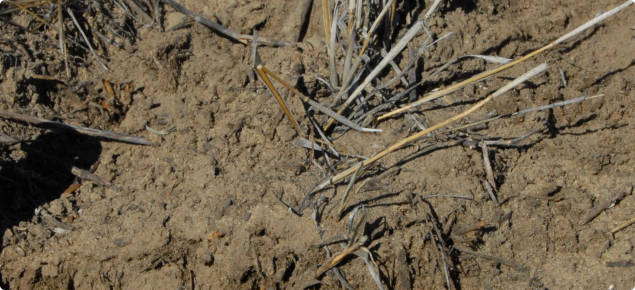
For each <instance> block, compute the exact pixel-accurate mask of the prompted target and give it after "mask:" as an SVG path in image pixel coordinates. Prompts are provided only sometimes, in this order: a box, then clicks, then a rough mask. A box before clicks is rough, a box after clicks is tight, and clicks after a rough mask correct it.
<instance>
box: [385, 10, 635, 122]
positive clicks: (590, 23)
mask: <svg viewBox="0 0 635 290" xmlns="http://www.w3.org/2000/svg"><path fill="white" fill-rule="evenodd" d="M633 3H635V0H628V1H626V2H625V3H624V4H622V5H620V6H618V7H616V8H613V9H612V10H611V11H609V12H606V13H604V14H602V15H600V16H598V17H596V18H593V19H592V20H591V21H588V22H587V23H585V24H583V25H582V26H580V27H578V28H576V29H574V30H573V31H571V32H569V33H567V34H566V35H564V36H562V37H560V38H558V39H557V40H556V41H554V42H552V43H550V44H548V45H546V46H544V47H542V48H540V49H538V50H536V51H534V52H532V53H530V54H528V55H526V56H524V57H522V58H520V59H518V60H516V61H513V62H510V63H508V64H505V65H502V66H499V67H497V68H495V69H492V70H490V71H488V72H486V73H482V74H479V75H477V76H474V77H472V78H470V79H467V80H465V81H462V82H460V83H458V84H456V85H453V86H450V87H448V88H445V89H443V90H441V91H438V92H436V93H434V94H431V95H429V96H427V97H424V98H422V99H420V100H418V101H416V102H414V103H412V104H409V105H407V106H405V107H403V108H400V109H397V110H394V111H392V112H389V113H386V114H384V115H381V116H379V117H378V118H377V121H380V120H383V119H386V118H388V117H391V116H394V115H397V114H399V113H402V112H405V111H407V110H410V109H412V108H414V107H416V106H419V105H421V104H423V103H426V102H429V101H432V100H434V99H436V98H439V97H442V96H444V95H447V94H449V93H451V92H453V91H455V90H457V89H459V88H461V87H464V86H466V85H469V84H471V83H473V82H476V81H479V80H482V79H484V78H486V77H489V76H491V75H493V74H496V73H499V72H501V71H504V70H506V69H508V68H510V67H512V66H515V65H517V64H519V63H521V62H523V61H525V60H528V59H530V58H532V57H534V56H536V55H538V54H540V53H541V52H543V51H545V50H548V49H550V48H552V47H554V46H556V45H558V44H560V43H562V42H564V41H566V40H567V39H569V38H571V37H573V36H575V35H576V34H578V33H580V32H582V31H584V30H586V29H588V28H589V27H591V26H593V25H595V24H597V23H598V22H600V21H602V20H604V19H606V18H608V17H609V16H611V15H613V14H615V13H617V12H619V11H620V10H622V9H624V8H626V7H628V6H629V5H631V4H633Z"/></svg>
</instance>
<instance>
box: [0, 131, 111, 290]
mask: <svg viewBox="0 0 635 290" xmlns="http://www.w3.org/2000/svg"><path fill="white" fill-rule="evenodd" d="M16 146H18V148H19V150H20V149H21V150H22V151H23V152H24V153H25V155H26V157H25V158H23V159H20V160H19V161H18V162H5V161H0V200H1V201H2V202H0V237H1V238H2V241H3V242H2V245H0V252H2V250H3V248H4V245H5V244H6V243H5V242H4V241H5V232H6V231H7V230H11V229H12V228H13V227H14V226H18V225H20V223H21V222H27V221H28V220H30V219H31V218H33V215H34V211H35V209H37V208H38V207H40V206H42V205H44V204H46V203H48V202H51V201H52V200H55V199H57V198H59V197H60V195H61V194H62V193H63V192H64V190H66V189H67V188H68V187H69V186H70V185H71V184H72V183H73V182H74V180H75V176H74V175H72V174H71V168H72V167H73V166H75V167H78V168H81V169H86V170H88V169H89V168H90V167H91V165H93V164H95V163H96V162H97V161H98V160H99V156H100V155H101V151H102V146H101V144H100V143H99V140H98V139H95V138H91V137H86V136H82V135H76V134H64V133H56V132H49V133H45V134H42V135H40V136H38V138H37V139H35V140H31V141H25V142H22V143H21V144H18V145H16ZM19 150H15V151H16V152H18V151H19ZM10 153H11V149H8V148H7V147H4V148H2V147H0V154H2V155H5V156H6V155H9V154H10ZM5 160H6V159H5ZM7 282H8V277H2V276H1V274H0V287H2V289H8V288H9V287H8V286H9V285H7V284H5V283H7Z"/></svg>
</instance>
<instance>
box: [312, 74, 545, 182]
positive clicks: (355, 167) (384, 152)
mask: <svg viewBox="0 0 635 290" xmlns="http://www.w3.org/2000/svg"><path fill="white" fill-rule="evenodd" d="M548 67H549V66H548V65H547V64H546V63H543V64H541V65H539V66H537V67H536V68H534V69H532V70H530V71H528V72H526V73H525V74H523V75H522V76H520V77H519V78H517V79H515V80H514V81H512V82H510V83H508V84H507V85H505V86H504V87H502V88H500V89H499V90H498V91H496V92H495V93H493V94H491V95H489V96H487V98H485V99H483V100H482V101H480V102H478V103H477V104H476V105H474V106H472V107H471V108H469V109H467V110H466V111H465V112H463V113H461V114H458V115H456V116H454V117H452V118H449V119H447V120H445V121H443V122H441V123H438V124H436V125H434V126H431V127H430V128H428V129H426V130H423V131H421V132H419V133H417V134H414V135H412V136H410V137H408V138H406V139H403V140H401V141H399V142H397V143H395V144H394V145H392V146H390V147H388V148H386V149H384V150H382V151H380V152H379V153H377V154H375V156H373V157H371V158H369V159H366V160H364V161H362V162H360V163H357V164H356V165H353V166H352V167H351V168H349V169H347V170H344V171H342V172H340V173H339V174H337V175H335V176H333V177H332V178H330V179H328V180H326V181H324V182H322V183H320V184H319V185H318V186H317V187H316V190H320V189H322V188H324V187H326V186H328V185H331V184H334V183H336V182H338V181H340V180H342V179H344V178H346V177H348V176H349V175H351V174H353V173H354V172H356V171H357V170H358V169H359V167H364V166H367V165H369V164H372V163H373V162H375V161H377V160H379V159H380V158H382V157H384V156H386V155H388V153H391V152H393V151H395V150H397V149H399V148H400V147H401V146H404V145H406V144H408V143H410V142H412V141H415V140H417V139H419V138H421V137H424V136H426V135H428V134H430V133H432V132H434V131H436V130H438V129H441V128H443V127H445V126H447V125H449V124H451V123H453V122H455V121H458V120H460V119H462V118H464V117H465V116H467V115H469V114H471V113H473V112H474V111H476V110H477V109H479V108H481V107H483V106H484V105H485V104H486V103H488V102H489V101H491V100H492V99H494V98H496V97H498V96H500V95H502V94H503V93H505V92H507V91H508V90H510V89H512V88H513V87H515V86H517V85H519V84H520V83H522V82H524V81H526V80H528V79H529V78H531V77H533V76H535V75H537V74H539V73H541V72H543V71H545V70H546V69H547V68H548Z"/></svg>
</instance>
